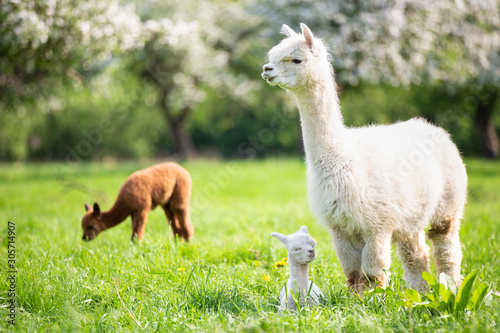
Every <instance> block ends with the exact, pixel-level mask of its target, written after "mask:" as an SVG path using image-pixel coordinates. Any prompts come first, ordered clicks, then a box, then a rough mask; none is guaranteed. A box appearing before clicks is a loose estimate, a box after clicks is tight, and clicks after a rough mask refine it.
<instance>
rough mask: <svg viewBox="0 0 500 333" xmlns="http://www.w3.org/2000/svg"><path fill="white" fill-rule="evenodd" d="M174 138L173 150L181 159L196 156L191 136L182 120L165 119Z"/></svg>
mask: <svg viewBox="0 0 500 333" xmlns="http://www.w3.org/2000/svg"><path fill="white" fill-rule="evenodd" d="M167 120H168V123H169V125H170V129H171V130H172V135H173V137H174V145H175V150H176V152H178V153H179V154H180V155H181V156H180V158H181V159H189V158H192V157H195V156H196V148H195V147H194V144H193V140H192V139H191V135H190V134H189V132H188V131H186V128H185V123H186V121H185V119H184V118H180V119H177V118H169V119H167Z"/></svg>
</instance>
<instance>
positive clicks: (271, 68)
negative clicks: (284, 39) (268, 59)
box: [262, 64, 274, 72]
mask: <svg viewBox="0 0 500 333" xmlns="http://www.w3.org/2000/svg"><path fill="white" fill-rule="evenodd" d="M262 69H263V70H264V72H269V71H272V70H273V69H274V66H273V64H265V65H264V66H262Z"/></svg>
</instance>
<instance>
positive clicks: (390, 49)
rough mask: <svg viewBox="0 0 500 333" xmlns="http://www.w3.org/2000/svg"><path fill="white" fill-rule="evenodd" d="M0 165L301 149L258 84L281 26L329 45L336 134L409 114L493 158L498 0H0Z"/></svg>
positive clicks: (271, 91) (293, 115)
mask: <svg viewBox="0 0 500 333" xmlns="http://www.w3.org/2000/svg"><path fill="white" fill-rule="evenodd" d="M0 4H1V7H0V159H1V160H47V159H65V160H67V161H80V160H89V159H95V160H101V159H105V158H143V157H166V156H171V155H174V154H175V155H176V156H177V158H185V157H192V156H195V155H197V154H201V155H211V156H216V157H231V158H243V157H259V156H261V157H262V156H269V155H276V154H299V153H300V151H301V134H300V127H299V124H298V117H297V116H298V113H297V111H296V108H295V105H294V103H293V100H292V99H290V98H289V96H286V94H285V93H284V92H283V91H282V90H281V89H279V88H271V87H269V86H268V85H267V84H266V83H265V82H264V81H263V80H261V79H260V72H261V67H262V65H263V64H264V63H265V60H266V59H265V55H266V53H267V51H268V50H269V48H270V47H272V46H273V45H275V44H276V42H277V41H278V40H279V39H280V38H282V36H280V35H279V30H280V28H281V24H282V23H287V24H289V25H290V26H292V27H298V23H300V22H305V23H307V24H308V25H309V26H310V27H311V29H312V30H313V31H314V32H315V34H316V35H317V36H321V37H323V38H324V39H325V40H326V41H327V43H328V44H329V45H330V46H331V49H332V54H333V63H334V67H335V69H336V72H337V79H338V81H339V84H340V87H341V94H342V106H343V112H344V115H345V118H346V122H347V123H348V125H357V126H359V125H365V124H369V123H373V122H376V123H389V122H393V121H397V120H405V119H408V118H410V117H413V116H423V117H425V118H427V119H429V120H430V121H433V122H435V123H437V124H438V125H441V126H443V127H445V128H446V129H448V130H449V131H450V132H451V134H452V136H453V138H454V140H455V141H456V142H457V144H458V145H459V147H460V149H461V150H462V151H463V152H464V153H465V154H467V155H483V156H486V157H489V158H497V157H498V149H499V148H498V147H499V145H498V135H497V130H496V129H497V128H498V126H499V125H500V115H499V113H500V111H496V110H498V108H500V105H499V104H500V103H499V102H498V91H499V89H500V13H499V10H500V9H499V7H500V3H499V2H498V1H496V0H494V1H492V0H474V1H461V0H460V1H459V0H456V1H455V0H438V1H433V2H420V1H417V0H405V1H402V0H401V1H399V0H398V1H380V0H365V1H354V2H351V1H329V2H303V1H296V0H289V1H278V2H276V1H271V0H245V1H240V2H234V1H229V0H223V1H215V0H204V1H190V0H189V1H180V0H168V1H155V0H146V1H133V0H129V1H121V2H118V1H114V0H103V1H97V0H86V1H80V2H75V1H71V0H57V1H29V0H21V1H19V0H17V1H15V0H0Z"/></svg>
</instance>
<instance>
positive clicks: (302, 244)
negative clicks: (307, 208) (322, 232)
mask: <svg viewBox="0 0 500 333" xmlns="http://www.w3.org/2000/svg"><path fill="white" fill-rule="evenodd" d="M271 236H273V237H276V238H278V239H279V240H280V241H281V242H282V243H283V244H284V245H285V247H286V249H287V250H288V264H289V265H290V278H289V279H288V282H287V284H286V287H283V290H282V291H281V293H280V303H281V307H280V311H281V310H284V309H286V308H288V309H290V310H296V309H297V303H296V300H299V302H300V305H301V306H304V304H305V302H306V299H307V304H308V305H309V306H315V305H318V304H319V301H320V299H321V298H323V297H324V296H323V293H322V292H321V290H320V289H319V287H318V286H317V285H315V284H314V283H312V282H311V281H310V280H309V273H308V266H309V264H310V263H312V262H313V261H314V258H315V256H316V254H315V252H314V247H315V246H316V241H315V240H314V239H312V238H311V236H309V233H308V232H307V227H306V226H302V227H301V228H300V229H299V231H297V232H296V233H294V234H292V235H289V236H285V235H283V234H280V233H277V232H273V233H271ZM292 292H293V295H292ZM294 298H295V299H294Z"/></svg>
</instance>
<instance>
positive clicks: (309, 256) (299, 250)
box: [287, 233, 316, 265]
mask: <svg viewBox="0 0 500 333" xmlns="http://www.w3.org/2000/svg"><path fill="white" fill-rule="evenodd" d="M315 246H316V241H315V240H314V239H312V238H311V236H309V235H307V234H304V233H296V234H294V235H291V236H289V237H288V244H287V249H288V254H289V255H290V256H293V257H294V258H295V260H296V261H297V262H298V263H299V264H301V265H304V264H309V263H311V262H313V261H314V259H315V258H316V253H315V252H314V247H315Z"/></svg>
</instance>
